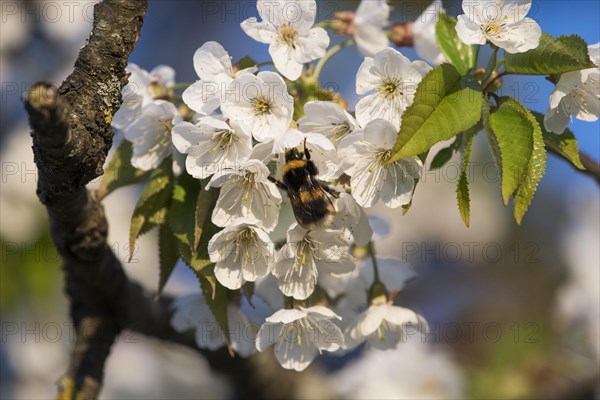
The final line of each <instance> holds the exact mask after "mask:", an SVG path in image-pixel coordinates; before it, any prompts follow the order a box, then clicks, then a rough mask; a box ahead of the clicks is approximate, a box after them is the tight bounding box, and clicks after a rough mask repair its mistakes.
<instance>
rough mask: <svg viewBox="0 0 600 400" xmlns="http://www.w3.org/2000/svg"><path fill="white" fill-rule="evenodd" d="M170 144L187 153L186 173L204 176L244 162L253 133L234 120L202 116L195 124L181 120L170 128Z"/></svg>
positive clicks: (198, 176)
mask: <svg viewBox="0 0 600 400" xmlns="http://www.w3.org/2000/svg"><path fill="white" fill-rule="evenodd" d="M173 144H174V145H175V147H176V148H177V150H179V151H180V152H181V153H183V154H187V158H186V161H185V167H186V170H187V172H188V173H189V174H190V175H191V176H193V177H194V178H197V179H205V178H207V177H209V176H210V175H212V174H214V173H215V172H217V171H218V170H220V169H223V168H233V167H235V166H236V165H238V164H240V163H242V162H244V161H246V160H247V159H248V157H249V156H250V152H251V151H252V136H250V135H249V134H247V133H246V132H244V131H243V130H242V128H241V127H240V126H239V124H238V123H237V122H236V121H233V120H229V121H223V119H222V118H215V117H211V116H208V117H202V118H200V119H199V120H198V122H197V123H196V124H191V123H189V122H180V123H178V124H177V125H175V126H174V127H173Z"/></svg>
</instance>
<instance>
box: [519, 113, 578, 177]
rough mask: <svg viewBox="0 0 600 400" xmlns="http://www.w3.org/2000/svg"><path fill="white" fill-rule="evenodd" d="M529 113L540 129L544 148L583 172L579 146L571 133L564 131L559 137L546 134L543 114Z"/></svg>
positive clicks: (568, 130)
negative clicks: (551, 150) (547, 148)
mask: <svg viewBox="0 0 600 400" xmlns="http://www.w3.org/2000/svg"><path fill="white" fill-rule="evenodd" d="M531 113H532V114H533V115H534V116H535V119H536V120H537V122H538V124H539V125H540V128H541V129H542V135H543V136H544V143H545V144H546V146H547V147H549V148H551V149H553V150H554V151H556V152H557V153H559V154H561V155H562V156H563V157H565V158H566V159H567V160H569V161H571V163H573V165H574V166H575V167H576V168H578V169H580V170H585V167H584V166H583V164H582V163H581V159H580V158H579V146H578V144H577V139H576V138H575V135H574V134H573V132H572V131H571V130H570V129H565V131H564V132H563V133H562V134H561V135H557V134H555V133H552V132H548V131H547V130H546V129H545V128H544V114H542V113H539V112H536V111H531Z"/></svg>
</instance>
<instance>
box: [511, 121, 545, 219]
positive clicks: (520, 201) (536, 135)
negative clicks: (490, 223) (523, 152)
mask: <svg viewBox="0 0 600 400" xmlns="http://www.w3.org/2000/svg"><path fill="white" fill-rule="evenodd" d="M525 114H526V116H527V119H528V120H529V122H530V124H531V126H532V128H533V132H532V134H533V153H532V155H531V160H530V161H529V165H528V166H527V171H526V172H525V177H524V179H523V182H522V183H521V185H520V186H519V189H518V190H517V192H516V193H515V211H514V215H515V219H516V220H517V223H518V224H521V221H522V220H523V216H524V215H525V213H526V212H527V209H528V208H529V204H531V200H532V199H533V196H534V194H535V192H536V190H537V186H538V183H539V182H540V180H541V179H542V177H543V176H544V173H545V172H546V157H547V155H546V148H545V147H544V137H543V135H542V130H541V128H540V125H539V124H538V122H537V120H536V119H535V117H534V116H533V114H531V113H530V112H529V110H527V109H525Z"/></svg>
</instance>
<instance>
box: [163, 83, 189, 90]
mask: <svg viewBox="0 0 600 400" xmlns="http://www.w3.org/2000/svg"><path fill="white" fill-rule="evenodd" d="M190 85H191V83H189V82H179V83H175V84H173V85H171V86H169V87H168V89H172V90H175V89H187V88H188V87H189V86H190Z"/></svg>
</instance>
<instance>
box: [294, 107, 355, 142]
mask: <svg viewBox="0 0 600 400" xmlns="http://www.w3.org/2000/svg"><path fill="white" fill-rule="evenodd" d="M358 128H359V126H358V123H357V122H356V120H355V119H354V117H353V116H352V115H350V114H349V113H348V111H346V110H344V109H343V108H342V106H340V105H339V104H338V103H336V102H334V101H309V102H307V103H306V104H304V117H302V118H300V119H299V120H298V129H300V130H301V131H302V132H306V133H311V132H312V133H320V134H322V135H324V136H325V137H326V138H327V139H329V140H330V141H331V142H332V143H333V144H335V145H337V144H338V143H339V141H340V140H342V139H343V138H344V137H345V136H346V135H348V134H349V133H352V132H354V131H355V130H357V129H358Z"/></svg>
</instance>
